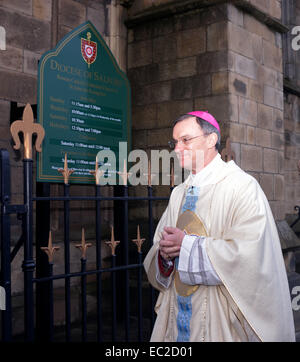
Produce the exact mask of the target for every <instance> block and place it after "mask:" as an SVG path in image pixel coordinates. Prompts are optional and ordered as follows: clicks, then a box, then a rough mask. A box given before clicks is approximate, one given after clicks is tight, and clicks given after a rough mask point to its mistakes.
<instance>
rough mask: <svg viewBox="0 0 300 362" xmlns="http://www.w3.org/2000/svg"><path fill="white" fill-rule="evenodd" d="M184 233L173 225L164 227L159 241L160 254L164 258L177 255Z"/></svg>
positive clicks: (168, 258) (169, 258) (171, 257)
mask: <svg viewBox="0 0 300 362" xmlns="http://www.w3.org/2000/svg"><path fill="white" fill-rule="evenodd" d="M184 236H185V233H184V232H183V231H182V230H180V229H178V228H174V227H167V226H166V227H164V231H163V232H162V238H161V239H160V241H159V251H160V255H161V256H162V257H163V258H164V259H166V260H172V259H174V258H176V257H177V256H179V253H180V248H181V244H182V240H183V238H184Z"/></svg>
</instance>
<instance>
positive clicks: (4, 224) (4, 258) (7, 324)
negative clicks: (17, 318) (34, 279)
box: [0, 149, 12, 342]
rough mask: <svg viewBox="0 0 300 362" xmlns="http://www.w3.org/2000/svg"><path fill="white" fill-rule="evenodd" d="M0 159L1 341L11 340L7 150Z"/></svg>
mask: <svg viewBox="0 0 300 362" xmlns="http://www.w3.org/2000/svg"><path fill="white" fill-rule="evenodd" d="M0 157H1V166H0V167H1V170H0V172H1V175H0V177H1V186H0V187H1V273H0V277H1V279H0V280H1V287H3V288H4V290H5V311H4V312H2V313H1V314H2V315H1V324H2V326H1V327H2V340H3V341H4V342H7V341H10V340H11V338H12V313H11V312H12V310H11V264H10V215H9V214H7V213H5V207H6V206H7V205H9V203H10V163H9V153H8V151H7V150H2V149H1V151H0Z"/></svg>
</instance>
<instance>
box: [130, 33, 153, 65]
mask: <svg viewBox="0 0 300 362" xmlns="http://www.w3.org/2000/svg"><path fill="white" fill-rule="evenodd" d="M150 63H152V40H144V41H139V42H135V43H132V44H128V69H130V68H135V67H140V66H143V65H147V64H150Z"/></svg>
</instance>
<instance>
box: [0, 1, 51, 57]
mask: <svg viewBox="0 0 300 362" xmlns="http://www.w3.org/2000/svg"><path fill="white" fill-rule="evenodd" d="M0 24H1V26H3V27H4V28H5V30H6V44H7V45H10V46H12V47H16V48H20V49H27V50H31V51H34V52H41V53H43V52H45V51H46V50H49V49H50V40H51V30H50V23H49V22H44V21H41V20H39V19H35V18H32V17H28V16H26V15H24V14H22V13H12V12H11V11H8V10H6V11H5V10H4V9H3V8H1V9H0Z"/></svg>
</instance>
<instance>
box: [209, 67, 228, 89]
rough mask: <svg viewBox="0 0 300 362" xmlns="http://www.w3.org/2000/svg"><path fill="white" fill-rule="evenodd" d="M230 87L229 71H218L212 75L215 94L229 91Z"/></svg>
mask: <svg viewBox="0 0 300 362" xmlns="http://www.w3.org/2000/svg"><path fill="white" fill-rule="evenodd" d="M228 87H229V85H228V72H218V73H214V74H213V75H212V93H213V94H222V93H227V92H228Z"/></svg>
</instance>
